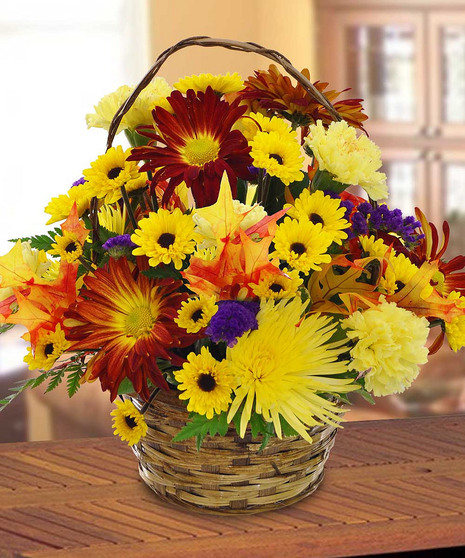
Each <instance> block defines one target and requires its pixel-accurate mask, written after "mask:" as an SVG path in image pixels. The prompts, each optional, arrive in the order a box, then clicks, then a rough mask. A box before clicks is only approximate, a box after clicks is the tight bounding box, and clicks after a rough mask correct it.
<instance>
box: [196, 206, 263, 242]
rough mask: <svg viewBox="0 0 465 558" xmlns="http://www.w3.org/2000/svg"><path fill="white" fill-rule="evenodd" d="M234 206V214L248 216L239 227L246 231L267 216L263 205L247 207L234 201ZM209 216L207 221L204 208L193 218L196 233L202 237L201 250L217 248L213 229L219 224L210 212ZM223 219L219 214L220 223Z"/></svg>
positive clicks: (197, 210)
mask: <svg viewBox="0 0 465 558" xmlns="http://www.w3.org/2000/svg"><path fill="white" fill-rule="evenodd" d="M232 204H233V210H234V213H235V214H236V215H244V214H246V215H245V217H244V219H243V220H242V221H241V223H240V225H239V226H240V227H241V229H242V230H244V231H246V230H247V229H248V228H250V227H252V226H253V225H255V224H256V223H258V222H259V221H261V220H262V219H263V218H264V217H266V216H267V213H266V211H265V210H264V209H263V207H262V206H261V205H258V204H255V205H246V204H244V203H241V202H240V201H239V200H233V201H232ZM209 209H210V208H209V207H207V208H205V210H209ZM208 215H209V219H206V218H205V217H204V208H200V209H196V210H194V212H193V213H192V218H193V219H194V221H195V224H196V225H197V228H196V231H197V232H198V233H199V234H200V236H201V242H200V244H199V249H200V250H204V249H205V248H211V247H214V246H216V235H215V233H214V232H213V228H214V227H215V225H216V224H217V223H216V222H214V221H212V219H211V214H210V212H209V213H208ZM222 218H223V219H224V217H222V216H221V214H218V221H220V220H221V219H222Z"/></svg>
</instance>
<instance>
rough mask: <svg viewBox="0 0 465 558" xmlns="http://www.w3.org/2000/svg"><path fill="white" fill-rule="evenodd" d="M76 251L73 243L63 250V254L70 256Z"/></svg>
mask: <svg viewBox="0 0 465 558" xmlns="http://www.w3.org/2000/svg"><path fill="white" fill-rule="evenodd" d="M76 250H77V245H76V243H75V242H70V243H69V244H68V246H67V247H66V248H65V252H68V254H71V252H75V251H76Z"/></svg>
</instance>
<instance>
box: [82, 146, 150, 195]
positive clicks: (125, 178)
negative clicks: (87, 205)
mask: <svg viewBox="0 0 465 558" xmlns="http://www.w3.org/2000/svg"><path fill="white" fill-rule="evenodd" d="M130 154H131V149H127V150H126V151H123V148H122V147H121V146H120V145H118V147H111V148H110V149H109V150H108V151H107V152H106V153H105V154H104V155H100V157H98V158H97V160H96V161H94V162H93V163H91V164H90V166H91V168H90V169H86V170H84V171H83V174H84V178H85V179H86V180H87V189H88V191H89V192H90V194H91V196H95V197H97V198H104V201H105V203H107V204H110V203H114V202H116V201H118V200H119V199H120V198H121V187H122V186H124V187H125V188H126V190H127V191H128V192H132V191H133V190H138V189H139V188H143V187H144V186H145V185H146V182H147V174H146V173H145V172H143V173H140V172H139V167H138V166H137V163H136V162H134V161H127V160H126V159H127V157H129V155H130Z"/></svg>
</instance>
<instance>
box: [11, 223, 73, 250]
mask: <svg viewBox="0 0 465 558" xmlns="http://www.w3.org/2000/svg"><path fill="white" fill-rule="evenodd" d="M57 235H58V236H63V232H62V230H61V229H60V228H58V227H56V228H55V229H53V231H48V232H47V233H46V234H38V235H36V236H26V237H24V238H12V239H11V240H10V242H17V241H18V240H21V242H30V243H31V248H35V249H37V250H45V251H48V250H51V248H52V244H55V236H57Z"/></svg>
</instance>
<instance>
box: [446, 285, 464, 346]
mask: <svg viewBox="0 0 465 558" xmlns="http://www.w3.org/2000/svg"><path fill="white" fill-rule="evenodd" d="M447 300H456V301H457V303H456V304H457V308H465V297H464V296H460V293H458V292H457V291H452V292H451V293H449V296H448V297H447ZM446 337H447V341H448V342H449V345H450V348H451V349H452V350H453V351H455V352H457V351H458V350H459V349H461V348H462V347H465V310H464V314H463V315H462V316H456V317H454V318H452V321H451V322H446Z"/></svg>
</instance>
